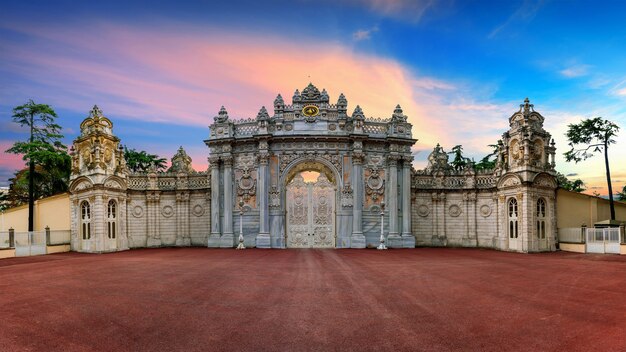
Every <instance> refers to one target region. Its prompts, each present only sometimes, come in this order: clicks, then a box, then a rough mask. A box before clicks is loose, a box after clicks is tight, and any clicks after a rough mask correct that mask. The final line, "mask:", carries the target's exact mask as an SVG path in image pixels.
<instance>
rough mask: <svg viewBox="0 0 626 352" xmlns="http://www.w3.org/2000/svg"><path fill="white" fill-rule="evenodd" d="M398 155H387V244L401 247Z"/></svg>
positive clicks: (392, 246)
mask: <svg viewBox="0 0 626 352" xmlns="http://www.w3.org/2000/svg"><path fill="white" fill-rule="evenodd" d="M399 159H400V157H399V156H398V155H389V157H388V159H387V160H388V164H389V178H388V181H389V182H388V184H389V193H388V196H387V200H388V201H387V204H388V205H389V207H388V209H389V236H388V238H387V242H388V243H387V246H388V247H391V248H402V237H401V236H400V233H399V231H398V160H399Z"/></svg>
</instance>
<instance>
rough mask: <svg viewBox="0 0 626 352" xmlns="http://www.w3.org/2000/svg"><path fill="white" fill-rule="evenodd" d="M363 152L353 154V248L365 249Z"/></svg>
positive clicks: (351, 240)
mask: <svg viewBox="0 0 626 352" xmlns="http://www.w3.org/2000/svg"><path fill="white" fill-rule="evenodd" d="M364 182H365V180H364V179H363V152H361V151H355V152H353V153H352V202H353V204H352V236H351V238H350V247H351V248H365V236H364V235H363V183H364Z"/></svg>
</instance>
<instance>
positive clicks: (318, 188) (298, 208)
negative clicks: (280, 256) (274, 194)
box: [287, 173, 335, 248]
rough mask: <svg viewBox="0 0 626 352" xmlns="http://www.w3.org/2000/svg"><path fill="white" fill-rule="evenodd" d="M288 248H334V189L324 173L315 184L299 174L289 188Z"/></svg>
mask: <svg viewBox="0 0 626 352" xmlns="http://www.w3.org/2000/svg"><path fill="white" fill-rule="evenodd" d="M287 247H290V248H327V247H329V248H332V247H335V187H334V185H333V184H332V183H330V182H329V181H328V179H327V178H326V176H325V175H324V174H323V173H321V174H320V175H319V177H318V178H317V180H316V181H315V182H305V181H304V179H303V178H302V175H301V174H298V175H296V176H295V177H294V178H293V180H292V181H291V182H290V183H289V184H288V185H287Z"/></svg>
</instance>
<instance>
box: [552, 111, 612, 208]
mask: <svg viewBox="0 0 626 352" xmlns="http://www.w3.org/2000/svg"><path fill="white" fill-rule="evenodd" d="M567 127H568V130H567V133H566V136H567V139H568V140H569V146H570V150H568V151H567V152H565V153H564V155H565V160H567V161H572V160H573V161H574V162H575V163H578V162H580V161H582V160H585V159H588V158H590V157H592V156H593V155H594V154H595V153H597V152H598V153H599V152H603V153H604V166H605V168H606V183H607V186H608V189H609V204H610V207H611V220H615V204H614V203H613V187H612V186H611V169H610V167H609V146H610V145H611V144H614V143H615V139H614V137H616V136H617V132H618V131H619V126H617V125H616V124H614V123H613V122H611V121H609V120H604V119H603V118H602V117H596V118H593V119H585V120H582V121H581V122H580V123H578V124H570V125H568V126H567Z"/></svg>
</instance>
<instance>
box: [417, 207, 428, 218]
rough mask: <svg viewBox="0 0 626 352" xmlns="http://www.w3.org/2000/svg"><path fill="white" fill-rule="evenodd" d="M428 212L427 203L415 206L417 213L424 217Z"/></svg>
mask: <svg viewBox="0 0 626 352" xmlns="http://www.w3.org/2000/svg"><path fill="white" fill-rule="evenodd" d="M428 214H430V208H429V207H428V205H426V204H422V205H420V206H419V207H417V215H419V216H421V217H423V218H425V217H427V216H428Z"/></svg>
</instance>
